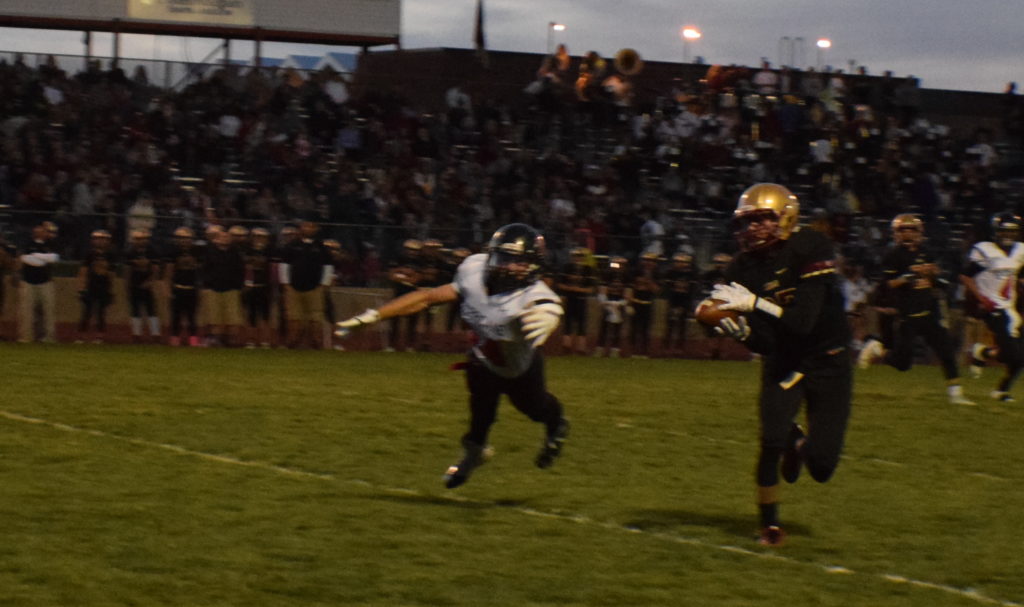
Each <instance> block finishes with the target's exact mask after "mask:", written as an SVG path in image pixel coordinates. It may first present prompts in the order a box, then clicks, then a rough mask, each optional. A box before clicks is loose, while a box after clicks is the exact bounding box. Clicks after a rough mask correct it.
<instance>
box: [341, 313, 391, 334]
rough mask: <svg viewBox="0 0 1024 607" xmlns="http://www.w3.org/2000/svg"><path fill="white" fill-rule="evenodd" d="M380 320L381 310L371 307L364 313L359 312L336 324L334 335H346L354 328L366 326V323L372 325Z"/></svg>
mask: <svg viewBox="0 0 1024 607" xmlns="http://www.w3.org/2000/svg"><path fill="white" fill-rule="evenodd" d="M379 320H380V312H378V311H377V310H374V309H372V308H371V309H369V310H366V311H365V312H363V313H362V314H357V315H355V316H353V317H352V318H349V319H346V320H343V321H341V322H339V323H337V324H336V328H335V330H334V335H335V336H336V337H345V336H347V335H348V334H349V333H351V332H352V329H358V328H360V327H365V326H366V325H372V324H373V323H375V322H377V321H379Z"/></svg>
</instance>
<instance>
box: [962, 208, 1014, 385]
mask: <svg viewBox="0 0 1024 607" xmlns="http://www.w3.org/2000/svg"><path fill="white" fill-rule="evenodd" d="M1020 227H1021V219H1020V217H1017V216H1016V215H1014V214H1013V213H1000V214H998V215H996V216H995V217H993V218H992V230H993V231H994V232H995V240H994V241H992V242H989V241H985V242H979V243H977V244H975V245H974V247H972V248H971V252H970V254H969V255H968V257H967V268H966V269H965V270H964V272H963V273H962V274H961V275H960V282H962V283H963V285H964V287H966V289H967V291H968V293H969V296H970V298H971V299H973V300H974V301H975V302H976V304H977V313H978V315H979V316H980V317H981V318H982V319H983V320H984V321H985V325H986V326H988V328H989V330H990V331H992V335H993V336H994V337H995V341H996V347H995V348H988V347H985V346H984V345H983V344H980V343H979V344H974V347H973V348H972V349H971V358H972V359H973V360H972V361H971V366H972V368H978V369H980V367H982V366H983V365H984V364H985V362H986V361H988V360H998V361H999V362H1001V363H1003V365H1005V366H1006V375H1004V376H1003V378H1002V379H1000V380H999V385H998V386H997V387H996V389H995V390H993V391H992V395H991V396H992V398H994V399H996V400H999V401H1002V402H1013V397H1012V396H1010V388H1011V386H1012V385H1013V382H1014V380H1015V379H1017V375H1018V374H1019V373H1020V371H1021V369H1022V368H1024V345H1022V341H1021V318H1020V314H1018V312H1017V285H1018V282H1019V280H1020V271H1021V267H1022V266H1024V244H1021V243H1020V242H1019V238H1020Z"/></svg>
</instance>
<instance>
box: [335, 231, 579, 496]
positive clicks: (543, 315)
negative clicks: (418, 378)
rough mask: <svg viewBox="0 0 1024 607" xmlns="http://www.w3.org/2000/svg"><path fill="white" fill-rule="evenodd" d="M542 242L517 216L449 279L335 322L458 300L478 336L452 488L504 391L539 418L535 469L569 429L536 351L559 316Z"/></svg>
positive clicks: (551, 456)
mask: <svg viewBox="0 0 1024 607" xmlns="http://www.w3.org/2000/svg"><path fill="white" fill-rule="evenodd" d="M544 249H545V245H544V237H543V236H541V235H540V233H539V232H537V231H536V230H535V229H533V228H532V227H530V226H528V225H525V224H521V223H514V224H510V225H507V226H504V227H502V228H500V229H499V230H498V231H497V232H495V233H494V236H492V237H491V240H490V243H489V244H488V246H487V253H486V254H477V255H471V256H469V257H468V258H466V261H464V262H463V263H462V264H461V265H460V266H459V267H458V269H457V270H456V273H455V278H454V280H453V281H452V282H451V283H449V284H446V285H442V286H439V287H434V288H432V289H421V290H417V291H411V292H409V293H406V294H405V295H402V296H399V297H397V298H395V299H392V300H391V301H389V302H387V303H385V304H384V305H382V306H381V307H380V308H378V309H376V310H374V309H369V310H366V311H365V312H363V313H362V314H359V315H358V316H354V317H352V318H349V319H347V320H343V321H341V322H339V323H338V324H337V327H338V331H337V333H336V334H337V335H338V336H339V337H344V336H345V335H346V334H347V333H348V332H349V330H351V329H354V328H357V327H362V326H364V325H368V324H372V323H376V322H379V321H382V320H387V319H389V318H395V317H399V316H410V315H413V314H418V313H420V312H422V311H423V310H425V309H426V308H428V307H429V306H434V305H438V304H444V303H450V302H455V301H461V315H462V319H463V320H465V321H466V323H467V324H468V325H469V326H470V327H472V329H473V331H474V332H475V333H476V335H477V341H476V343H475V345H474V346H473V348H472V349H471V350H470V353H469V360H468V361H467V363H466V365H465V367H464V368H465V371H466V384H467V386H468V388H469V412H470V419H469V431H468V432H467V433H466V434H465V435H464V436H463V437H462V448H463V457H462V459H461V460H460V461H459V462H458V463H456V464H454V465H452V466H451V467H449V468H448V470H447V472H446V473H445V476H444V480H445V486H446V487H448V488H449V489H454V488H455V487H458V486H460V485H462V484H463V483H465V482H466V481H467V480H469V476H470V475H471V474H472V473H473V470H474V469H476V468H477V467H478V466H480V465H481V464H483V463H484V461H485V459H486V457H487V453H488V448H487V435H488V433H489V431H490V429H491V425H492V424H494V422H495V420H496V417H497V411H498V400H499V398H500V397H501V395H502V394H507V395H508V396H509V399H510V400H511V401H512V404H513V406H515V408H516V409H518V410H519V411H521V412H523V413H524V414H525V415H526V416H527V417H529V418H530V419H532V420H533V421H535V422H539V423H542V424H544V428H545V432H544V439H543V442H542V444H541V449H540V452H539V453H538V454H537V458H536V462H535V463H536V464H537V467H538V468H548V467H550V466H551V465H552V464H553V463H554V462H555V460H556V459H557V458H558V456H559V454H560V453H561V450H562V444H563V442H564V441H565V439H566V437H567V436H568V434H569V422H568V421H567V420H566V419H565V418H564V417H563V415H562V403H561V402H559V400H558V399H557V398H555V396H554V395H552V394H551V393H550V392H548V391H547V388H546V386H545V381H544V358H543V357H542V356H541V354H540V352H539V351H538V350H537V348H539V347H540V346H541V345H543V344H544V342H545V341H547V339H548V337H550V336H551V334H552V333H553V332H554V331H555V329H556V328H557V327H558V323H559V321H560V319H561V317H562V305H561V303H560V301H559V299H558V296H557V295H555V293H554V291H552V290H551V289H550V288H549V287H548V286H547V285H546V284H545V283H544V282H543V281H541V280H540V275H541V266H542V264H543V261H544V256H545V250H544Z"/></svg>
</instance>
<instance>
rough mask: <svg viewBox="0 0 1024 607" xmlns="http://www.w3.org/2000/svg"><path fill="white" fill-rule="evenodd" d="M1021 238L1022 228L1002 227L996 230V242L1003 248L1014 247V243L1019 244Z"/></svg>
mask: <svg viewBox="0 0 1024 607" xmlns="http://www.w3.org/2000/svg"><path fill="white" fill-rule="evenodd" d="M1019 236H1020V228H1017V227H1000V228H999V229H998V230H996V241H997V242H998V243H999V245H1000V246H1002V247H1006V248H1009V247H1012V246H1013V243H1015V242H1017V239H1018V237H1019Z"/></svg>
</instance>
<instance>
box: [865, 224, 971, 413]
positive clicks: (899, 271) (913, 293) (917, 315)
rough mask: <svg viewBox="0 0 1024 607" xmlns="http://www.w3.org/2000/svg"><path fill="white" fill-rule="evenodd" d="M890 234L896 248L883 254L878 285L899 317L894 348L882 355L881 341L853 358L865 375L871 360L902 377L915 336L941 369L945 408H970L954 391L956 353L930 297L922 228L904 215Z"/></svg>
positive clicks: (933, 267)
mask: <svg viewBox="0 0 1024 607" xmlns="http://www.w3.org/2000/svg"><path fill="white" fill-rule="evenodd" d="M892 234H893V240H894V241H895V242H896V246H894V247H893V248H891V249H890V250H889V251H888V252H887V253H886V254H885V257H884V258H883V259H882V268H883V271H884V273H885V277H884V278H883V280H884V281H885V283H886V286H887V287H888V288H889V289H890V292H891V293H892V295H893V300H894V302H895V303H896V307H897V310H898V311H899V329H898V330H897V331H896V336H895V337H896V342H895V344H893V347H892V349H891V350H888V351H887V350H886V348H885V347H884V346H883V345H882V342H881V341H879V340H877V339H874V338H871V339H868V340H867V343H865V344H864V348H863V349H862V350H861V351H860V355H859V356H858V357H857V366H858V367H860V368H861V369H867V368H868V366H869V365H870V364H871V363H872V362H873V361H874V360H875V359H877V358H881V359H882V360H883V361H885V364H887V365H890V366H892V367H894V368H895V369H897V370H899V371H907V370H909V369H910V367H911V366H913V364H914V344H915V342H916V337H917V336H918V335H920V336H921V337H923V338H924V340H925V342H926V343H927V344H928V347H930V348H931V349H932V352H935V356H937V357H938V359H939V362H940V363H941V364H942V372H943V374H944V375H945V376H946V384H947V385H946V391H947V392H948V393H949V402H950V403H952V404H954V405H973V404H974V403H973V402H971V401H970V400H968V399H967V398H965V397H964V390H963V387H962V386H961V385H960V370H959V369H958V368H957V364H956V351H955V350H954V348H953V340H952V338H950V336H949V331H947V330H946V327H945V324H944V321H945V319H944V318H943V314H942V302H941V301H940V299H939V297H938V296H937V295H936V289H937V284H936V283H937V282H938V279H939V273H940V272H941V268H939V266H938V264H936V263H935V256H934V255H932V254H931V253H930V252H929V251H927V250H926V249H925V248H924V246H923V245H924V223H923V222H922V221H921V219H920V218H919V217H918V216H916V215H912V214H910V213H903V214H901V215H897V216H896V217H895V218H893V220H892Z"/></svg>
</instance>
